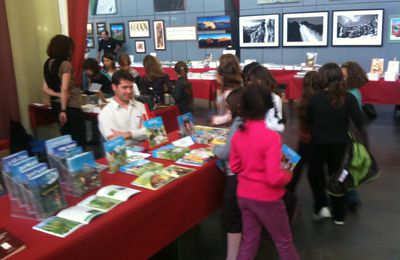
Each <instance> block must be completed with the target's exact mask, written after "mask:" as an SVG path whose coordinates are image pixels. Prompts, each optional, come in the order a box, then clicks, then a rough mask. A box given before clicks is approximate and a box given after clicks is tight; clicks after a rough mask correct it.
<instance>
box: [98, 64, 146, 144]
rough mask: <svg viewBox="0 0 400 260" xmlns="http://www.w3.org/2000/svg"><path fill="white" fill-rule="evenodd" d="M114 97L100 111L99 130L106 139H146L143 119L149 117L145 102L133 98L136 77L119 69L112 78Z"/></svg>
mask: <svg viewBox="0 0 400 260" xmlns="http://www.w3.org/2000/svg"><path fill="white" fill-rule="evenodd" d="M111 84H112V89H113V90H114V94H115V95H114V97H113V98H112V100H111V101H110V103H108V104H107V105H106V106H105V107H104V108H103V109H102V110H101V112H100V114H99V117H98V120H99V130H100V133H101V134H102V135H103V137H104V139H106V140H111V139H114V138H116V137H118V136H122V137H124V138H125V139H127V140H130V139H133V140H144V139H145V128H144V127H143V121H144V120H145V119H146V118H147V113H146V109H145V106H144V104H143V103H141V102H138V101H135V100H134V99H133V84H134V78H133V76H132V75H131V74H130V73H129V72H128V71H124V70H119V71H117V72H115V73H114V75H113V77H112V79H111Z"/></svg>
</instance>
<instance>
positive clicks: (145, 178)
mask: <svg viewBox="0 0 400 260" xmlns="http://www.w3.org/2000/svg"><path fill="white" fill-rule="evenodd" d="M175 179H176V177H174V176H172V175H170V174H168V173H167V172H162V171H161V170H156V171H152V172H145V173H143V174H142V175H140V176H139V177H137V178H136V179H135V180H134V181H133V182H132V184H133V185H136V186H139V187H143V188H146V189H150V190H157V189H159V188H161V187H164V186H165V185H167V184H168V183H170V182H171V181H174V180H175Z"/></svg>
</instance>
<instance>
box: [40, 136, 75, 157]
mask: <svg viewBox="0 0 400 260" xmlns="http://www.w3.org/2000/svg"><path fill="white" fill-rule="evenodd" d="M71 141H72V138H71V135H62V136H59V137H56V138H52V139H49V140H46V142H45V146H46V151H47V153H50V154H52V152H53V148H55V147H57V146H60V145H62V144H66V143H70V142H71Z"/></svg>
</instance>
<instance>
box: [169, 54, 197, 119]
mask: <svg viewBox="0 0 400 260" xmlns="http://www.w3.org/2000/svg"><path fill="white" fill-rule="evenodd" d="M174 70H175V73H176V75H177V76H178V79H177V80H176V82H175V87H174V88H173V90H172V92H171V96H172V97H173V98H174V99H175V103H176V104H177V105H178V108H179V111H180V112H181V114H185V113H188V112H193V91H192V83H190V81H189V80H188V77H187V74H188V72H189V69H188V66H187V65H186V63H185V62H184V61H178V62H177V63H176V64H175V67H174Z"/></svg>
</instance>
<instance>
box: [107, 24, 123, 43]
mask: <svg viewBox="0 0 400 260" xmlns="http://www.w3.org/2000/svg"><path fill="white" fill-rule="evenodd" d="M110 36H111V38H114V39H115V40H117V41H120V42H125V25H124V24H123V23H110Z"/></svg>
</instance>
